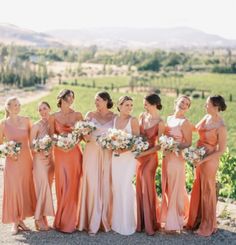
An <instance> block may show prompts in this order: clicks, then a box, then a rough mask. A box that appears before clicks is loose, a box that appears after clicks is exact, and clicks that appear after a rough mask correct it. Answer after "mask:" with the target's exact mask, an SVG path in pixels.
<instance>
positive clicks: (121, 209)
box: [112, 118, 137, 235]
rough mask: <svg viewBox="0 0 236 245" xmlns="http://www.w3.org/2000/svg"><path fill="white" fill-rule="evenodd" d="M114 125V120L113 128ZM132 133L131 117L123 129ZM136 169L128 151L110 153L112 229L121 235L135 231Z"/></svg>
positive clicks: (131, 154)
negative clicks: (134, 179) (134, 182)
mask: <svg viewBox="0 0 236 245" xmlns="http://www.w3.org/2000/svg"><path fill="white" fill-rule="evenodd" d="M115 125H116V118H115V120H114V125H113V128H115ZM123 130H124V131H126V132H127V133H130V134H132V129H131V119H129V121H128V123H127V125H126V127H125V128H124V129H123ZM135 171H136V159H135V158H134V154H133V153H132V152H130V151H127V152H124V153H121V154H120V156H115V155H114V153H113V155H112V193H113V210H112V230H114V231H115V232H117V233H120V234H122V235H131V234H133V233H134V232H135V231H136V226H137V207H136V192H135V187H134V185H133V184H132V180H133V178H134V175H135Z"/></svg>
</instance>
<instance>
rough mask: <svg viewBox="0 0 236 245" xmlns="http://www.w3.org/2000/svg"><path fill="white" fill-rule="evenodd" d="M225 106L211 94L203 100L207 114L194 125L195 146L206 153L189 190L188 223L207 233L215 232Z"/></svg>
mask: <svg viewBox="0 0 236 245" xmlns="http://www.w3.org/2000/svg"><path fill="white" fill-rule="evenodd" d="M225 110H226V104H225V101H224V98H223V97H222V96H220V95H216V96H211V97H209V98H208V99H207V102H206V111H207V115H206V116H205V117H204V118H203V119H202V120H201V121H200V122H199V123H198V124H197V125H196V129H197V131H198V133H199V137H200V138H199V141H198V143H197V146H199V147H204V148H205V149H206V152H207V156H206V157H205V158H204V159H203V160H202V161H200V162H198V163H196V164H197V168H196V178H195V180H194V183H193V189H192V193H191V202H190V211H189V220H188V224H187V227H188V228H190V229H197V228H198V230H197V231H196V234H198V235H201V236H210V235H211V234H212V233H214V232H216V227H217V224H216V173H217V169H218V166H219V159H220V156H221V155H222V154H223V153H224V151H225V149H226V141H227V139H226V138H227V136H226V127H225V124H224V121H223V119H222V118H221V116H220V111H225Z"/></svg>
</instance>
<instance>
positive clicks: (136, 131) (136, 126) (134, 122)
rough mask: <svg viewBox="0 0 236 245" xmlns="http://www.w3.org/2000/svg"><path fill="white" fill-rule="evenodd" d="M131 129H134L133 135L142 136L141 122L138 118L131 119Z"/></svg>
mask: <svg viewBox="0 0 236 245" xmlns="http://www.w3.org/2000/svg"><path fill="white" fill-rule="evenodd" d="M131 128H132V135H136V136H138V135H139V134H140V129H139V122H138V119H137V118H136V117H133V118H132V119H131Z"/></svg>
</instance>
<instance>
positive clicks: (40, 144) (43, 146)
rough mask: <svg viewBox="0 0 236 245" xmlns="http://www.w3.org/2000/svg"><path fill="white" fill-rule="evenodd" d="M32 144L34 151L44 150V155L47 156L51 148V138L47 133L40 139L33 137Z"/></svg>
mask: <svg viewBox="0 0 236 245" xmlns="http://www.w3.org/2000/svg"><path fill="white" fill-rule="evenodd" d="M32 144H33V149H34V151H35V152H44V154H45V156H47V155H49V151H50V149H51V148H52V139H51V137H50V136H49V135H45V136H44V137H43V138H41V139H34V140H33V142H32Z"/></svg>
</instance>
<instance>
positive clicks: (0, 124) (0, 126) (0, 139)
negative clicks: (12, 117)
mask: <svg viewBox="0 0 236 245" xmlns="http://www.w3.org/2000/svg"><path fill="white" fill-rule="evenodd" d="M3 128H4V121H1V122H0V144H2V143H3V138H4V134H3Z"/></svg>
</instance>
